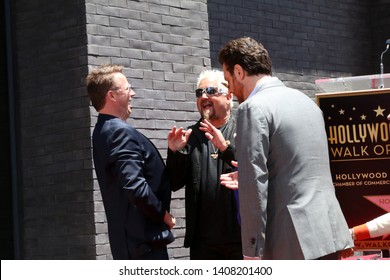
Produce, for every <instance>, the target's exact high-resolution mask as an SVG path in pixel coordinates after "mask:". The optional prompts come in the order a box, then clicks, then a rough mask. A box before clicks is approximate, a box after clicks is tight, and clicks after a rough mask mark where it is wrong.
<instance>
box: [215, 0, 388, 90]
mask: <svg viewBox="0 0 390 280" xmlns="http://www.w3.org/2000/svg"><path fill="white" fill-rule="evenodd" d="M226 2H228V3H229V5H226ZM369 2H370V1H355V0H348V1H336V0H330V1H289V0H281V1H269V0H268V1H267V0H260V1H258V0H253V1H251V0H247V1H220V0H210V1H208V7H209V16H210V18H209V26H210V48H211V59H212V65H213V66H215V67H216V66H218V61H217V54H218V51H219V49H220V48H221V47H222V45H223V44H224V43H225V42H226V41H228V40H230V39H233V38H236V37H242V36H249V37H253V38H255V39H257V40H259V41H260V42H262V43H263V45H264V46H265V47H266V48H267V49H268V51H269V53H270V55H271V58H272V62H273V66H274V67H273V68H274V75H275V76H277V77H279V78H280V79H282V80H283V81H285V82H287V84H288V85H290V86H292V87H295V88H298V89H301V90H303V91H304V92H305V93H307V94H308V95H310V96H314V94H315V92H316V91H317V88H316V86H315V84H314V80H315V79H318V78H321V77H341V76H352V75H353V76H355V75H367V74H372V67H371V66H372V63H373V62H372V61H371V59H369V58H370V56H371V44H372V41H371V40H372V38H371V33H370V32H371V26H370V24H369V22H370V18H371V17H375V15H372V14H370V9H369V8H370V6H369ZM388 21H389V20H387V24H388ZM226 29H228V30H229V32H226V31H225V30H226Z"/></svg>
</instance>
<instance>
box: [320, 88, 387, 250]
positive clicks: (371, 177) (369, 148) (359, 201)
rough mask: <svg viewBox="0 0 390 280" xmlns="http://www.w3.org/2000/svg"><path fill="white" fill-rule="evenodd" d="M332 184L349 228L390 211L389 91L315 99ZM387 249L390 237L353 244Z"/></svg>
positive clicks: (351, 93) (370, 248)
mask: <svg viewBox="0 0 390 280" xmlns="http://www.w3.org/2000/svg"><path fill="white" fill-rule="evenodd" d="M316 97H317V103H318V105H319V107H320V108H321V110H322V111H323V114H324V119H325V127H326V131H327V136H328V147H329V159H330V167H331V171H332V177H333V184H334V186H335V189H336V195H337V198H338V200H339V202H340V205H341V208H342V210H343V213H344V215H345V218H346V220H347V223H348V225H349V227H353V226H356V225H359V224H363V223H366V222H368V221H369V220H371V219H373V218H376V217H378V216H380V215H383V214H385V213H387V212H390V121H388V120H387V115H389V114H390V89H381V90H363V91H352V92H339V93H321V94H317V95H316ZM355 246H356V248H357V249H361V250H366V249H368V250H373V249H389V248H390V236H385V237H380V238H374V239H369V240H365V241H359V242H355Z"/></svg>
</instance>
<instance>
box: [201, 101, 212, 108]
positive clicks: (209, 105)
mask: <svg viewBox="0 0 390 280" xmlns="http://www.w3.org/2000/svg"><path fill="white" fill-rule="evenodd" d="M212 107H213V103H212V102H203V103H202V109H203V110H207V109H210V108H212Z"/></svg>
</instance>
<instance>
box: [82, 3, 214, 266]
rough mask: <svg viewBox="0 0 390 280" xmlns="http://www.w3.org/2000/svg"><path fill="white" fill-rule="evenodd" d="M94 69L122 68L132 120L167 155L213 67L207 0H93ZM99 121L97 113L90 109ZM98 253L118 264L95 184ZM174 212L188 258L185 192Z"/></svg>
mask: <svg viewBox="0 0 390 280" xmlns="http://www.w3.org/2000/svg"><path fill="white" fill-rule="evenodd" d="M86 16H87V37H88V65H89V66H90V67H94V66H96V65H99V64H102V63H117V64H121V65H123V66H124V67H125V74H126V76H127V78H128V79H129V82H130V83H131V84H132V85H133V87H134V90H135V92H136V96H135V98H134V100H133V112H132V115H131V116H130V119H129V120H128V122H129V123H130V124H132V125H133V126H134V127H136V128H137V129H139V130H140V131H141V132H142V133H144V134H145V135H146V136H148V137H149V138H150V139H151V140H152V141H153V142H154V144H155V145H156V146H157V148H159V150H160V152H161V154H162V156H163V158H164V159H166V155H167V140H166V139H167V135H168V132H169V130H170V129H171V128H172V126H174V125H176V126H184V127H186V126H188V125H189V124H191V123H193V122H194V121H195V120H196V119H198V117H199V114H198V112H197V110H196V105H195V102H194V101H195V96H194V94H193V91H194V88H195V85H194V83H195V81H196V78H197V76H198V74H199V73H200V71H201V70H203V69H204V68H205V67H210V59H209V57H210V51H209V33H208V14H207V4H206V1H204V0H203V1H202V0H200V1H186V0H176V1H172V0H162V1H153V0H149V1H108V0H107V1H102V0H101V1H87V3H86ZM91 111H92V115H93V122H92V124H91V125H92V127H93V126H94V123H95V122H96V112H94V111H93V109H91ZM95 198H96V199H95V206H96V207H95V211H96V213H95V216H96V217H98V220H96V223H97V228H98V229H99V231H98V232H97V242H98V244H97V246H98V251H97V255H98V258H99V259H109V258H111V255H110V250H109V245H108V236H107V230H106V227H107V226H106V219H105V215H104V207H103V206H102V203H101V197H100V194H99V190H98V184H97V182H95ZM171 208H172V213H173V215H175V217H176V219H177V224H176V227H175V229H174V230H173V233H174V235H175V237H176V240H175V242H174V243H173V244H170V246H169V255H170V257H171V258H173V259H177V258H187V257H188V250H187V249H185V248H183V242H184V233H185V229H184V226H185V215H184V190H180V191H178V192H176V193H174V194H173V200H172V205H171Z"/></svg>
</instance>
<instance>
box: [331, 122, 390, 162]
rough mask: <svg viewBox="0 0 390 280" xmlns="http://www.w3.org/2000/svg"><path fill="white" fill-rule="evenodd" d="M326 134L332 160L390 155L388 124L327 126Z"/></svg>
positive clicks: (389, 130)
mask: <svg viewBox="0 0 390 280" xmlns="http://www.w3.org/2000/svg"><path fill="white" fill-rule="evenodd" d="M328 132H329V137H328V141H329V145H330V152H331V156H332V157H333V159H343V158H354V157H362V158H364V157H366V158H368V157H371V156H389V155H390V144H387V143H388V142H389V140H390V123H388V122H382V123H365V124H352V125H334V126H329V130H328ZM362 143H367V145H363V144H362ZM356 144H358V145H356ZM372 144H374V145H372ZM375 144H376V145H375ZM337 145H340V146H337Z"/></svg>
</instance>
